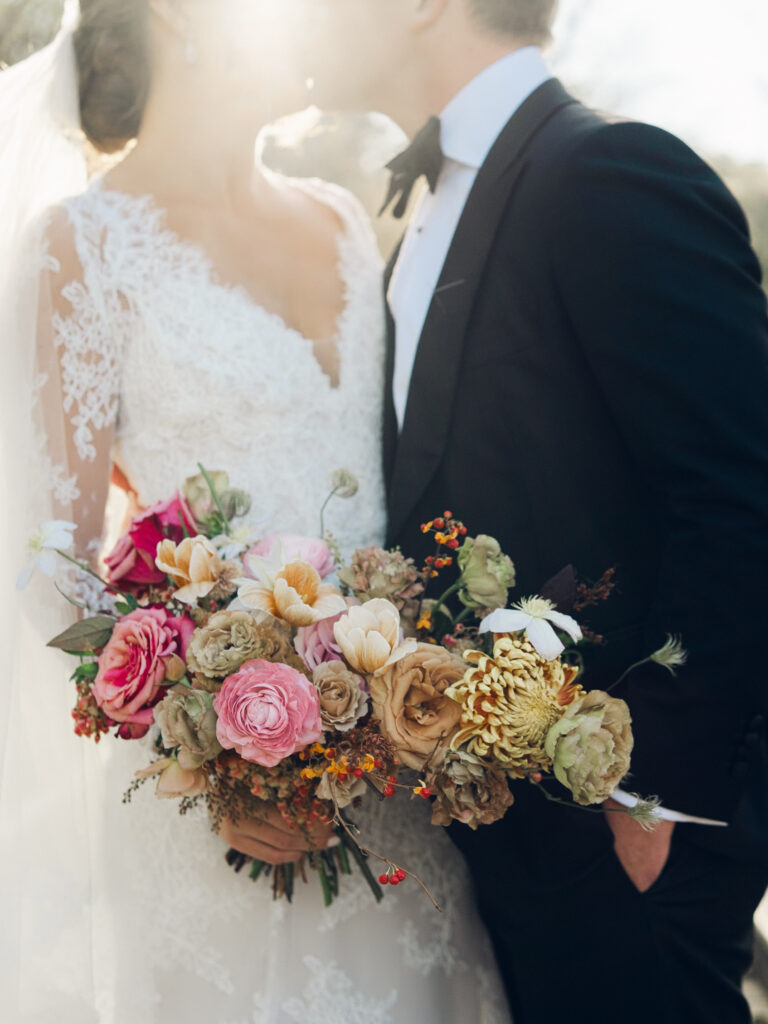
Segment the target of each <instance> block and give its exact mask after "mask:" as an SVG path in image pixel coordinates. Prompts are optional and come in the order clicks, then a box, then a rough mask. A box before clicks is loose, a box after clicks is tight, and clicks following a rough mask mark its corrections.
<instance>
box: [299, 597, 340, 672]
mask: <svg viewBox="0 0 768 1024" xmlns="http://www.w3.org/2000/svg"><path fill="white" fill-rule="evenodd" d="M345 614H346V612H339V614H338V615H334V616H332V617H331V618H330V619H321V620H320V621H319V622H315V623H314V624H313V625H311V626H302V627H301V628H300V629H298V630H297V631H296V640H295V641H294V647H295V648H296V652H297V654H298V655H299V657H300V658H301V660H302V661H303V662H304V664H305V665H306V666H307V668H308V669H311V670H312V671H313V672H314V670H315V669H316V668H317V666H318V665H322V664H324V663H325V662H326V661H343V660H344V659H343V657H342V654H341V648H340V647H339V645H338V643H337V642H336V636H335V634H334V632H333V627H334V624H335V623H336V622H338V621H339V619H340V618H341V616H342V615H345Z"/></svg>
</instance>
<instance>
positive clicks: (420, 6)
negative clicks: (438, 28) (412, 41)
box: [412, 0, 455, 31]
mask: <svg viewBox="0 0 768 1024" xmlns="http://www.w3.org/2000/svg"><path fill="white" fill-rule="evenodd" d="M453 2H455V0H453ZM450 4H451V0H413V5H414V17H413V22H412V24H413V28H414V29H415V30H417V31H423V30H424V29H428V28H432V26H433V25H435V24H437V22H438V21H439V20H440V19H441V18H442V16H443V15H444V14H445V12H446V10H447V9H448V7H450Z"/></svg>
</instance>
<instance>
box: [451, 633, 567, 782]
mask: <svg viewBox="0 0 768 1024" xmlns="http://www.w3.org/2000/svg"><path fill="white" fill-rule="evenodd" d="M464 657H465V659H466V660H467V661H468V662H470V664H471V665H472V667H471V668H469V669H468V670H467V672H466V673H465V675H464V678H463V679H462V680H461V681H460V682H458V683H455V684H454V685H453V686H452V687H450V689H449V690H448V691H447V696H449V697H451V698H452V699H453V700H455V701H457V702H458V703H459V704H461V707H462V714H461V722H460V726H459V731H458V732H457V733H456V735H455V736H454V738H453V741H452V743H451V747H452V749H453V750H458V749H459V748H460V747H465V748H466V749H467V750H468V751H469V752H470V753H472V754H475V755H476V756H477V757H481V758H484V759H489V758H490V759H492V760H493V761H496V762H497V763H498V764H499V765H501V766H502V767H504V768H505V769H506V770H508V771H510V772H511V773H513V774H516V775H524V774H526V773H527V772H529V771H532V770H534V769H536V768H543V769H545V770H546V769H547V768H549V767H550V758H549V757H548V756H547V753H546V751H545V749H544V742H545V740H546V738H547V733H548V732H549V730H550V729H551V728H552V726H553V725H554V724H555V722H557V721H558V720H559V719H560V718H561V716H562V714H563V712H564V711H565V708H566V707H567V706H568V705H569V704H571V703H572V701H574V700H575V699H576V698H577V697H579V696H581V695H582V693H583V690H582V688H581V686H579V685H577V684H575V683H574V680H575V678H576V676H577V674H578V670H577V669H576V668H574V667H573V666H570V665H564V664H563V663H562V661H561V660H560V658H557V659H555V660H554V661H546V660H545V659H544V658H543V657H542V656H541V655H540V654H538V652H537V651H536V650H535V648H534V647H533V645H532V644H530V643H528V641H527V640H522V639H518V638H515V637H510V636H503V637H500V638H499V639H498V640H497V641H496V643H495V645H494V649H493V657H489V656H488V655H487V654H484V653H483V652H482V651H468V652H467V653H466V654H465V655H464Z"/></svg>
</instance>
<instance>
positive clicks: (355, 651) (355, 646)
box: [333, 598, 416, 675]
mask: <svg viewBox="0 0 768 1024" xmlns="http://www.w3.org/2000/svg"><path fill="white" fill-rule="evenodd" d="M333 633H334V636H335V637H336V642H337V643H338V645H339V647H340V648H341V653H342V654H343V655H344V657H345V658H346V659H347V661H348V662H349V664H350V665H351V666H352V668H353V669H354V670H355V671H356V672H362V673H363V674H364V675H372V674H373V675H375V674H378V673H380V672H384V671H385V670H386V669H387V668H389V666H390V665H394V663H395V662H396V661H399V660H400V659H401V658H404V657H405V656H406V654H411V653H412V652H413V651H415V650H416V641H415V640H405V641H403V638H402V631H401V629H400V612H399V611H398V610H397V608H395V606H394V605H393V604H391V602H389V601H385V600H384V599H383V598H375V599H374V600H373V601H366V603H365V604H362V605H359V606H358V607H356V608H350V609H349V611H348V612H347V614H346V615H344V616H342V618H340V619H339V621H338V622H337V623H336V625H335V626H334V627H333Z"/></svg>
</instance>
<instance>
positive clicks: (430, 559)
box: [427, 555, 435, 565]
mask: <svg viewBox="0 0 768 1024" xmlns="http://www.w3.org/2000/svg"><path fill="white" fill-rule="evenodd" d="M434 564H435V556H434V555H427V565H434Z"/></svg>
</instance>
